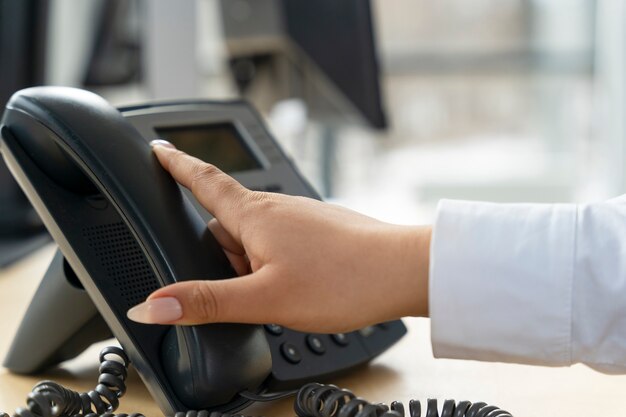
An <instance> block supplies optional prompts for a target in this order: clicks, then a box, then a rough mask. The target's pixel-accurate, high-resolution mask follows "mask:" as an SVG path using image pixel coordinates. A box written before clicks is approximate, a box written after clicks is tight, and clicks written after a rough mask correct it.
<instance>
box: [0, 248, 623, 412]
mask: <svg viewBox="0 0 626 417" xmlns="http://www.w3.org/2000/svg"><path fill="white" fill-rule="evenodd" d="M53 253H54V247H53V246H52V245H50V246H47V247H45V248H43V249H42V250H40V251H38V252H37V253H35V254H33V255H32V256H30V257H29V258H27V259H25V260H23V261H21V262H19V263H18V264H15V265H13V266H11V267H10V268H8V269H5V270H0V317H1V319H0V358H3V357H4V355H5V353H6V351H7V349H8V346H9V344H10V342H11V339H12V335H13V333H14V332H15V330H16V329H17V326H18V324H19V321H20V320H21V317H22V315H23V313H24V311H25V309H26V306H27V305H28V303H29V301H30V298H31V296H32V294H33V293H34V291H35V289H36V286H37V285H38V283H39V280H40V278H41V276H42V274H43V272H44V271H45V269H46V267H47V264H48V262H49V261H50V259H51V258H52V255H53ZM406 323H407V326H408V328H409V334H408V335H407V336H406V337H405V338H404V339H403V340H402V341H401V342H400V343H399V344H398V345H397V346H395V347H394V348H392V349H391V350H389V351H388V352H386V353H385V354H383V355H382V356H380V357H379V358H377V359H376V360H375V361H374V362H373V363H372V364H371V365H370V366H367V367H364V368H362V369H359V370H357V371H355V372H353V373H351V374H349V375H347V376H345V377H343V378H338V379H337V380H335V381H332V382H334V383H335V384H337V385H339V386H341V387H346V388H349V389H351V390H352V391H353V392H355V393H356V394H357V395H359V396H361V397H364V398H367V399H369V400H370V401H381V402H387V403H389V402H390V401H391V400H393V399H399V400H402V401H405V403H406V402H408V399H410V398H416V399H420V400H421V399H425V398H429V397H430V398H438V399H444V398H454V399H457V400H460V399H468V400H470V401H486V402H488V403H491V404H495V405H498V406H500V407H502V408H504V409H507V410H509V411H511V412H512V413H513V414H514V415H515V416H517V417H544V416H572V417H574V416H581V417H582V416H599V415H602V416H604V417H612V416H615V417H618V416H620V417H621V416H626V401H624V400H623V395H624V392H625V391H626V376H611V375H604V374H600V373H597V372H595V371H593V370H590V369H588V368H586V367H584V366H581V365H577V366H573V367H571V368H541V367H534V366H523V365H509V364H500V363H480V362H473V361H456V360H443V359H433V357H432V351H431V349H430V341H429V323H428V321H427V320H424V319H409V320H407V321H406ZM42 343H45V341H42ZM105 344H106V343H105ZM102 346H103V345H99V346H93V347H92V348H90V349H89V350H87V351H86V352H84V353H83V354H82V355H81V356H79V357H78V358H76V359H74V360H72V361H70V362H67V363H66V364H64V366H63V367H62V368H59V369H54V370H51V371H49V372H47V373H46V374H45V375H38V376H36V377H24V376H18V375H12V374H10V373H8V372H7V371H6V370H5V369H2V368H0V411H6V412H13V410H14V409H15V408H16V407H18V406H23V405H24V399H25V397H26V394H27V393H28V392H29V391H30V389H31V388H32V386H33V385H34V384H35V383H36V382H37V381H39V380H41V379H53V380H56V381H58V382H60V383H62V384H64V385H67V386H69V387H71V388H73V389H77V390H87V389H92V388H93V386H95V384H94V381H95V379H96V377H97V365H96V364H97V354H98V351H99V349H100V348H101V347H102ZM128 382H129V383H128V385H129V387H128V393H127V395H126V396H125V397H124V398H123V399H122V405H121V407H120V409H119V410H118V412H128V413H129V412H135V411H141V412H143V413H144V414H145V415H146V416H148V417H157V416H159V415H161V414H160V412H159V410H158V408H157V407H156V406H155V405H154V402H153V401H152V400H151V398H150V396H149V394H148V393H147V391H146V389H145V388H144V387H143V385H142V382H141V380H140V379H139V377H138V376H137V375H136V374H135V373H134V372H133V373H131V376H130V378H129V381H128ZM245 412H246V414H249V415H265V416H268V417H272V416H290V415H293V412H292V411H291V400H290V399H287V400H281V401H277V402H273V403H270V404H261V405H255V406H252V407H250V408H248V409H247V410H246V411H245Z"/></svg>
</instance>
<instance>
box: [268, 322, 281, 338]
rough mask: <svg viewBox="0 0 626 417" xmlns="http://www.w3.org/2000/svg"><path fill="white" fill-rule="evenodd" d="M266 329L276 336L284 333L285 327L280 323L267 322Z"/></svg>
mask: <svg viewBox="0 0 626 417" xmlns="http://www.w3.org/2000/svg"><path fill="white" fill-rule="evenodd" d="M265 330H267V331H268V333H271V334H273V335H275V336H280V335H281V334H283V328H282V327H281V326H279V325H278V324H266V325H265Z"/></svg>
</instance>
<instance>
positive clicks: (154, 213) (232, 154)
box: [0, 87, 510, 417]
mask: <svg viewBox="0 0 626 417" xmlns="http://www.w3.org/2000/svg"><path fill="white" fill-rule="evenodd" d="M0 129H1V142H0V143H1V145H2V147H1V149H2V154H3V157H4V158H5V160H6V162H7V165H8V167H9V168H10V170H11V172H12V174H13V175H14V176H15V178H16V179H17V181H18V183H19V184H20V186H21V187H22V189H23V190H24V191H25V193H26V195H27V196H28V197H29V199H30V201H31V202H32V204H33V205H34V207H35V209H36V210H37V212H38V213H39V215H40V216H41V218H42V220H43V222H44V223H45V225H46V227H47V228H48V230H49V231H50V233H51V235H52V236H53V238H54V239H55V241H56V243H57V244H58V246H59V251H58V253H57V254H56V255H55V256H54V259H53V260H52V262H51V264H50V267H49V269H48V271H47V272H46V274H45V276H44V277H43V279H42V282H41V285H40V287H39V288H38V290H37V292H36V293H35V296H34V298H33V300H32V302H31V305H30V307H29V308H28V310H27V313H26V315H25V317H24V318H23V321H22V324H21V326H20V328H19V330H18V332H17V334H16V336H15V338H14V340H13V344H12V346H11V349H10V351H9V353H8V355H7V357H6V358H5V360H4V366H5V367H6V368H8V369H9V370H11V371H12V372H15V373H25V374H31V373H35V372H39V371H41V370H43V369H45V368H47V367H50V366H53V365H56V364H58V363H60V362H62V361H64V360H67V359H70V358H72V357H74V356H76V355H77V354H78V353H80V352H81V351H83V350H84V349H85V348H86V347H87V346H89V345H90V344H92V343H93V342H95V341H98V340H103V339H106V338H108V337H110V336H114V337H115V338H117V340H118V341H119V343H120V344H121V346H122V349H119V348H107V349H105V350H104V351H103V353H102V354H101V358H100V360H101V362H102V364H101V367H100V373H101V375H100V378H99V380H98V385H97V386H96V388H95V389H94V390H93V391H90V392H88V393H82V394H81V393H74V392H72V391H70V390H68V389H67V388H64V387H61V386H59V385H57V384H54V383H51V382H49V381H48V382H43V383H42V384H40V385H38V386H37V387H35V389H34V390H33V392H32V393H31V394H30V396H29V400H28V404H27V409H23V410H18V412H17V413H16V415H18V416H21V417H30V416H52V415H54V416H56V415H60V416H65V415H68V416H70V415H71V416H74V415H86V414H89V413H96V414H103V413H113V412H114V411H115V409H116V408H117V405H118V404H119V398H120V397H121V396H122V395H123V394H124V391H125V385H124V380H125V378H126V368H127V367H128V365H129V363H132V364H133V366H134V367H135V368H136V369H137V371H138V373H139V375H140V376H141V378H142V380H143V382H144V383H145V385H146V387H147V388H148V390H149V392H150V394H151V395H152V397H153V398H154V400H155V401H156V402H157V404H158V405H159V407H160V408H161V410H162V411H163V413H164V414H165V415H168V416H173V415H177V416H179V415H182V416H184V415H187V416H189V417H191V416H209V415H210V416H212V417H216V416H222V415H231V414H232V413H235V412H237V411H239V410H241V409H243V408H245V407H246V406H247V405H249V404H250V403H251V402H253V401H263V400H271V399H275V398H280V397H282V396H285V395H293V394H296V393H297V399H296V405H295V407H296V413H297V414H298V415H309V416H317V415H320V416H321V415H327V416H331V415H337V413H339V415H341V416H342V417H344V416H345V417H356V416H357V415H358V416H361V415H363V416H365V415H368V416H369V415H372V416H373V415H375V416H377V417H378V416H382V415H393V416H398V415H400V414H401V413H402V412H403V409H402V405H401V404H400V405H398V404H396V405H394V406H392V407H391V408H389V407H386V406H383V405H380V404H369V403H367V402H365V401H364V400H360V399H357V398H355V397H354V395H353V394H351V393H350V392H349V391H347V390H340V389H339V388H337V387H333V386H326V385H321V384H317V383H313V382H314V381H318V380H323V379H328V378H329V377H331V376H333V375H335V374H337V373H341V372H345V371H347V370H349V369H351V368H353V367H355V366H358V365H361V364H364V363H366V362H368V361H370V360H371V359H372V358H374V357H375V356H377V355H379V354H380V353H381V352H383V351H385V350H386V349H388V348H389V347H391V346H392V345H393V344H394V343H395V342H397V341H398V340H399V339H400V338H401V337H402V336H403V335H404V334H405V332H406V329H405V327H404V325H403V324H402V322H401V321H399V320H397V321H392V322H388V323H381V324H378V325H375V326H371V327H367V328H365V329H361V330H359V331H355V332H351V333H346V334H306V333H302V332H297V331H293V330H291V329H287V328H283V327H281V326H278V325H275V324H271V323H268V324H266V325H265V326H257V325H245V324H219V323H218V324H206V325H197V326H160V325H158V326H157V325H145V324H140V323H135V322H132V321H130V320H129V319H127V317H126V312H127V310H128V309H129V308H130V307H132V306H134V305H136V304H138V303H140V302H142V301H144V300H145V299H146V297H147V296H148V295H149V294H150V293H152V292H153V291H154V290H156V289H157V288H159V287H161V286H164V285H168V284H170V283H174V282H178V281H184V280H186V279H191V278H194V279H198V278H204V279H224V278H232V279H237V278H235V273H234V271H233V269H232V267H231V266H230V264H229V262H228V260H227V258H226V256H225V254H224V253H223V251H222V249H221V247H220V245H219V244H218V243H217V241H216V240H215V239H214V238H213V236H212V235H211V233H210V232H209V231H208V228H207V227H206V222H207V221H208V220H209V219H210V215H209V213H207V212H206V211H205V210H204V209H203V208H202V207H201V206H200V205H199V204H198V203H197V202H196V200H195V198H194V197H193V196H192V195H191V193H190V192H189V191H188V190H186V189H184V188H182V187H180V186H179V185H178V184H177V183H176V182H175V181H174V180H173V179H172V178H171V177H170V176H169V174H167V173H166V172H165V170H163V169H162V168H161V166H160V165H159V163H158V161H157V160H156V158H155V157H154V155H153V154H152V152H151V148H150V145H149V142H150V141H151V140H152V139H155V138H163V139H166V140H168V141H170V142H172V143H173V144H174V145H176V146H177V147H178V148H179V149H181V150H184V151H186V152H188V153H190V154H192V155H195V156H197V157H199V158H201V159H204V160H205V161H207V162H210V163H213V164H215V165H216V166H218V167H220V168H221V169H222V170H224V171H226V172H227V173H229V174H230V175H232V176H233V177H235V178H236V179H237V180H238V181H240V182H241V183H242V184H244V185H245V186H247V187H249V188H252V189H256V190H263V191H267V192H282V193H286V194H292V195H302V196H307V197H311V198H317V199H319V198H320V197H319V195H318V194H317V193H316V192H315V191H314V190H313V188H312V187H311V186H310V185H309V184H308V183H307V182H306V180H305V179H304V178H303V177H302V175H301V174H300V173H299V172H298V170H297V168H296V167H295V166H294V164H293V163H292V162H291V161H290V160H289V158H288V157H287V156H286V155H285V153H284V152H283V151H282V150H281V149H280V147H279V146H278V144H277V142H276V141H275V140H274V139H273V138H272V136H271V135H270V134H269V132H268V130H267V129H266V128H265V127H264V125H263V123H262V121H261V118H260V117H259V115H258V114H257V113H256V112H255V111H254V110H253V109H252V108H251V107H250V106H249V105H248V104H247V103H245V102H243V101H231V102H211V101H193V102H165V103H153V104H146V105H140V106H133V107H124V108H121V109H116V108H114V107H112V106H111V105H109V104H108V103H107V102H106V101H105V100H104V99H102V98H101V97H99V96H97V95H95V94H93V93H90V92H87V91H83V90H78V89H72V88H64V87H37V88H30V89H26V90H22V91H20V92H18V93H16V94H15V95H14V96H13V97H12V98H11V100H10V101H9V103H8V104H7V108H6V110H5V112H4V116H3V118H2V123H1V127H0ZM172 218H174V219H176V222H168V221H167V220H166V219H172ZM42 341H45V342H44V343H42ZM303 384H304V386H303V387H302V388H300V390H298V391H295V389H296V388H298V387H300V386H302V385H303ZM416 404H417V405H416ZM416 404H412V405H411V415H412V416H419V415H420V414H421V412H420V409H419V407H420V406H419V402H417V403H416ZM446 404H447V405H444V408H445V409H447V410H448V411H450V410H455V409H456V412H457V414H455V415H458V416H464V415H468V416H469V415H477V416H478V415H485V416H486V415H489V416H496V415H498V416H509V415H510V414H508V413H506V412H503V411H502V413H501V414H493V412H494V410H499V409H497V408H495V407H492V408H488V407H487V406H486V405H485V404H484V403H477V404H473V405H472V404H471V403H467V402H461V403H458V404H456V403H454V402H452V403H449V402H447V403H446ZM433 407H434V410H435V411H434V412H436V403H435V405H434V406H433V404H431V403H429V406H428V409H429V410H430V411H428V414H427V415H429V416H430V415H434V414H431V413H432V412H433ZM446 407H447V408H446ZM194 410H195V411H194ZM480 410H482V411H481V412H487V411H489V413H491V414H484V413H483V414H476V413H477V412H479V411H480ZM500 411H501V410H500ZM470 412H471V413H472V414H466V413H470ZM504 413H506V414H504ZM0 414H1V413H0ZM450 415H452V414H450Z"/></svg>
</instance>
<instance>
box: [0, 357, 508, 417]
mask: <svg viewBox="0 0 626 417" xmlns="http://www.w3.org/2000/svg"><path fill="white" fill-rule="evenodd" d="M112 356H113V357H116V359H117V360H113V359H111V357H112ZM129 364H130V361H129V359H128V356H127V355H126V353H125V352H124V351H123V350H122V349H120V348H118V347H107V348H105V349H103V350H102V351H101V352H100V368H99V373H100V376H99V377H98V385H97V386H96V388H94V389H93V390H92V391H89V392H84V393H80V394H79V393H78V392H75V391H72V390H70V389H67V388H65V387H63V386H62V385H60V384H57V383H56V382H52V381H42V382H40V383H38V384H37V385H36V386H35V387H34V388H33V390H32V392H31V393H30V394H28V396H27V398H26V408H18V409H17V410H16V411H15V414H14V415H13V417H143V415H142V414H140V413H135V414H130V415H129V414H114V413H115V410H117V408H118V406H119V399H120V398H121V397H122V396H123V395H124V394H125V393H126V382H125V381H126V377H127V375H128V366H129ZM294 394H295V395H296V400H295V401H294V411H295V412H296V414H297V415H298V416H299V417H404V415H405V409H404V405H403V404H402V403H401V402H399V401H394V402H393V403H391V406H390V407H388V406H387V405H385V404H372V403H369V402H368V401H366V400H364V399H362V398H358V397H356V396H355V395H354V394H353V393H352V392H350V391H348V390H345V389H340V388H338V387H336V386H334V385H323V384H318V383H310V384H306V385H304V386H303V387H302V388H300V389H299V390H297V391H289V392H281V393H272V394H254V393H250V392H245V391H244V392H242V393H240V394H239V395H240V396H242V397H244V398H246V399H250V400H253V401H272V400H277V399H279V398H284V397H287V396H291V395H294ZM421 416H422V406H421V403H420V402H419V401H416V400H411V401H410V402H409V417H421ZM439 416H440V414H439V412H438V407H437V400H432V399H429V400H428V401H427V405H426V413H425V414H424V417H439ZM0 417H10V416H9V415H8V414H6V413H3V412H0ZM174 417H243V416H242V415H240V414H228V413H221V412H217V411H213V412H209V411H206V410H205V411H187V412H184V411H180V412H178V413H176V414H175V415H174ZM441 417H512V415H511V414H510V413H509V412H507V411H504V410H501V409H499V408H498V407H495V406H492V405H487V404H485V403H482V402H479V403H474V404H472V403H471V402H469V401H460V402H458V403H456V402H455V401H453V400H446V401H445V402H444V404H443V408H442V411H441Z"/></svg>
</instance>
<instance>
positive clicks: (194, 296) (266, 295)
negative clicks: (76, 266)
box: [127, 268, 278, 325]
mask: <svg viewBox="0 0 626 417" xmlns="http://www.w3.org/2000/svg"><path fill="white" fill-rule="evenodd" d="M266 270H267V268H262V269H260V270H258V271H257V272H255V273H253V274H250V275H245V276H242V277H239V278H234V279H225V280H216V281H208V280H207V281H185V282H178V283H176V284H172V285H168V286H167V287H163V288H160V289H158V290H157V291H155V292H153V293H152V294H151V295H150V296H149V297H148V299H147V300H146V301H144V302H143V303H141V304H139V305H137V306H135V307H133V308H131V309H130V310H128V313H127V315H128V318H129V319H131V320H133V321H136V322H139V323H146V324H177V325H193V324H204V323H216V322H227V323H254V324H262V323H275V322H277V321H278V320H277V317H273V316H272V314H271V311H272V310H273V311H276V309H268V308H267V306H268V305H272V304H273V303H274V300H272V298H273V296H272V294H273V292H272V291H269V290H268V289H270V288H271V285H268V284H267V283H266V277H265V274H266Z"/></svg>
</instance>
